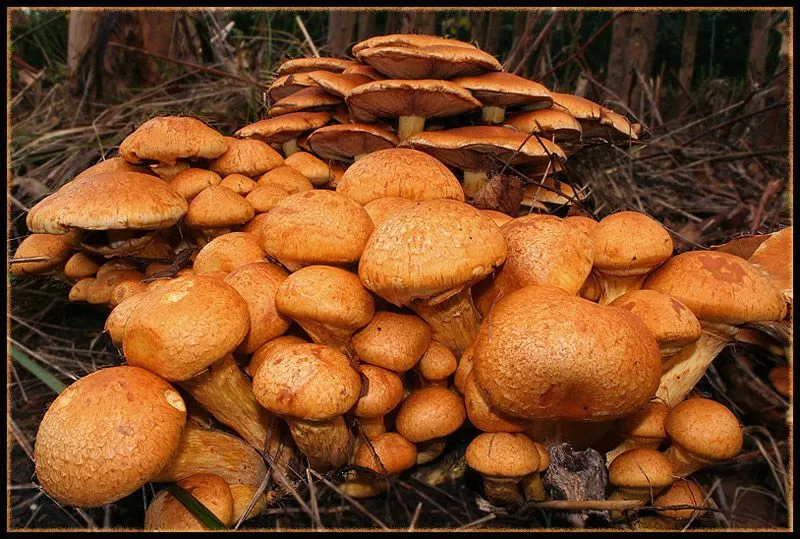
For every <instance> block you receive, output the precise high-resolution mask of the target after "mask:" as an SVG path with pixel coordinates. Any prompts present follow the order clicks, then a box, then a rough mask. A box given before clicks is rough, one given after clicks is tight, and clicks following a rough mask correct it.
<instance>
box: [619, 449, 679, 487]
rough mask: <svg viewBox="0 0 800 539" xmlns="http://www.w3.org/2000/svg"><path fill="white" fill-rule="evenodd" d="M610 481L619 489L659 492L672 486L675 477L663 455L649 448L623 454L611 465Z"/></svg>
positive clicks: (631, 450) (630, 450) (632, 450)
mask: <svg viewBox="0 0 800 539" xmlns="http://www.w3.org/2000/svg"><path fill="white" fill-rule="evenodd" d="M608 481H609V483H611V484H612V485H614V486H615V487H619V488H634V489H650V488H652V489H653V490H654V491H657V490H658V489H661V488H664V487H668V486H670V485H671V484H672V483H673V482H674V481H675V475H674V474H673V471H672V464H671V463H670V461H669V459H668V458H667V457H666V456H664V454H663V453H661V452H660V451H658V450H657V449H652V448H649V447H636V448H634V449H629V450H628V451H625V452H624V453H621V454H620V455H618V456H617V457H616V458H615V459H614V461H613V462H612V463H611V464H610V465H609V467H608Z"/></svg>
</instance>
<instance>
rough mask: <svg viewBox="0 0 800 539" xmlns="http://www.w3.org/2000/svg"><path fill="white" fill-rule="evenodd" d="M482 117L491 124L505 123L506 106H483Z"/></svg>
mask: <svg viewBox="0 0 800 539" xmlns="http://www.w3.org/2000/svg"><path fill="white" fill-rule="evenodd" d="M481 119H482V120H483V121H484V122H486V123H490V124H499V123H503V120H505V119H506V108H505V107H492V106H490V107H483V108H482V109H481Z"/></svg>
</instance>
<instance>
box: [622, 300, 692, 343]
mask: <svg viewBox="0 0 800 539" xmlns="http://www.w3.org/2000/svg"><path fill="white" fill-rule="evenodd" d="M609 305H611V306H613V307H619V308H620V309H626V310H628V311H630V312H632V313H633V314H635V315H636V316H637V317H638V318H639V319H640V320H641V321H642V322H644V324H645V325H646V326H647V329H649V330H650V332H651V333H652V334H653V336H654V337H655V338H656V341H658V345H659V346H660V347H661V353H662V355H671V354H675V353H677V352H678V351H679V350H680V349H681V348H683V347H684V346H687V345H689V344H691V343H693V342H695V341H696V340H697V339H699V338H700V322H699V321H698V320H697V317H696V316H695V315H694V314H692V311H690V310H689V308H688V307H686V305H684V304H683V303H681V302H680V301H678V300H676V299H675V298H672V297H670V296H667V295H666V294H662V293H661V292H656V291H655V290H632V291H630V292H626V293H625V294H623V295H621V296H619V297H618V298H617V299H615V300H614V301H612V302H611V303H609Z"/></svg>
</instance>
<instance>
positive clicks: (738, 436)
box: [664, 398, 743, 461]
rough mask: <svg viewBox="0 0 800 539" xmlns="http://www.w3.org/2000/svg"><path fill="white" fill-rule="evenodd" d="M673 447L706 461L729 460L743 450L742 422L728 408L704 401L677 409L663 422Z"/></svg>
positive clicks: (682, 404) (698, 400) (714, 402)
mask: <svg viewBox="0 0 800 539" xmlns="http://www.w3.org/2000/svg"><path fill="white" fill-rule="evenodd" d="M664 428H665V429H666V431H667V435H668V436H669V438H670V440H671V441H672V443H673V444H676V445H678V446H680V447H682V448H683V449H685V450H686V451H688V452H689V453H691V454H692V455H694V456H696V457H698V458H700V459H702V460H706V461H719V460H727V459H729V458H732V457H735V456H736V455H738V454H739V451H741V450H742V443H743V435H742V427H741V425H740V424H739V420H738V419H737V418H736V416H735V415H733V412H731V411H730V410H729V409H728V408H727V407H726V406H725V405H723V404H720V403H718V402H716V401H713V400H710V399H703V398H695V399H687V400H685V401H682V402H680V403H678V404H677V405H675V407H674V408H672V409H671V410H670V411H669V413H668V414H667V417H666V418H664Z"/></svg>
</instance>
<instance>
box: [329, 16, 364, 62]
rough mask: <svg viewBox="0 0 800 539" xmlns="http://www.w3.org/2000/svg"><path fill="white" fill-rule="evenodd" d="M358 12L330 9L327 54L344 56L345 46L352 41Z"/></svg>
mask: <svg viewBox="0 0 800 539" xmlns="http://www.w3.org/2000/svg"><path fill="white" fill-rule="evenodd" d="M357 17H358V13H357V12H355V11H342V10H338V9H332V10H331V11H330V12H329V14H328V44H327V49H328V54H330V55H331V56H337V57H342V56H344V53H345V51H346V50H347V47H349V46H350V45H351V44H352V42H353V32H354V31H355V29H356V19H357Z"/></svg>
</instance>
